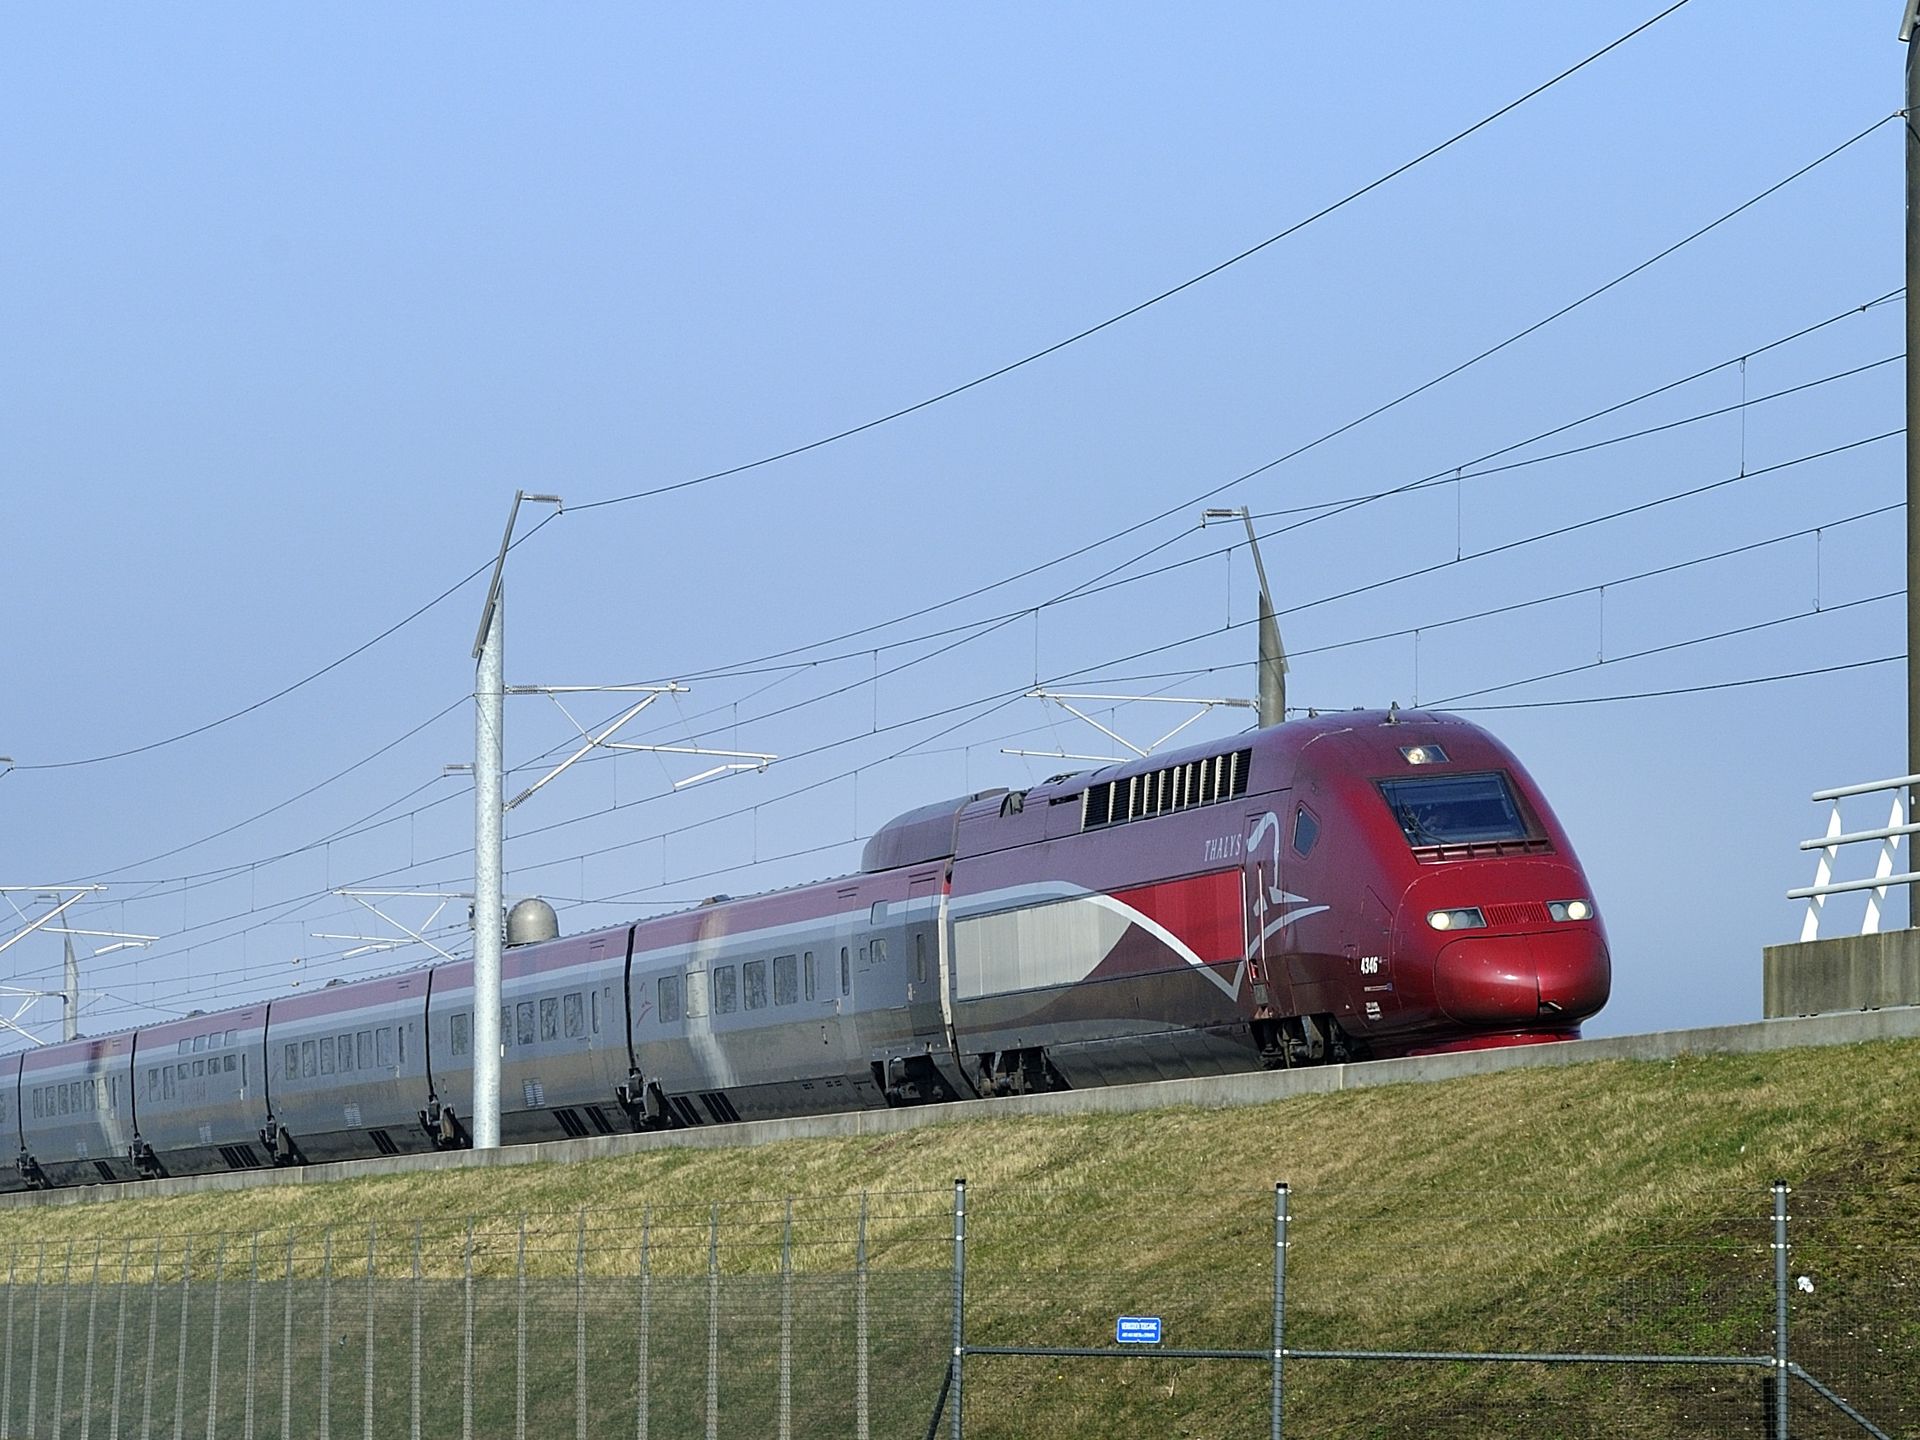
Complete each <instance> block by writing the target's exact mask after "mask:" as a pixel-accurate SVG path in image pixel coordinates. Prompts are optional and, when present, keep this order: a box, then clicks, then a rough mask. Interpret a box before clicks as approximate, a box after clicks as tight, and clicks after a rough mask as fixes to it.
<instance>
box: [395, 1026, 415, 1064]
mask: <svg viewBox="0 0 1920 1440" xmlns="http://www.w3.org/2000/svg"><path fill="white" fill-rule="evenodd" d="M412 1028H413V1022H412V1021H411V1020H409V1021H408V1022H407V1023H406V1024H404V1025H399V1026H396V1027H395V1029H394V1039H395V1040H397V1041H398V1042H399V1045H400V1063H401V1064H402V1065H404V1064H406V1063H407V1032H408V1031H409V1030H411V1029H412Z"/></svg>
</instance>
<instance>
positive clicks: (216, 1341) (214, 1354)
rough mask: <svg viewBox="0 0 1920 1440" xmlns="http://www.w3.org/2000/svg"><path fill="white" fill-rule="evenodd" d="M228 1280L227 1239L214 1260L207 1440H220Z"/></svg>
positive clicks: (209, 1344) (208, 1355) (223, 1241)
mask: <svg viewBox="0 0 1920 1440" xmlns="http://www.w3.org/2000/svg"><path fill="white" fill-rule="evenodd" d="M226 1278H227V1237H226V1236H224V1235H222V1236H221V1237H220V1250H219V1253H218V1254H217V1255H215V1256H214V1260H213V1334H212V1335H211V1336H210V1337H208V1341H207V1440H218V1436H219V1429H218V1426H219V1423H220V1419H219V1417H220V1301H221V1298H222V1297H221V1290H222V1287H223V1286H224V1284H225V1281H226Z"/></svg>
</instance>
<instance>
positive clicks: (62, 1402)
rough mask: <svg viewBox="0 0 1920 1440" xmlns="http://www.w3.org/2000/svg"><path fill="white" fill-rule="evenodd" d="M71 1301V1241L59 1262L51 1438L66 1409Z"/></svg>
mask: <svg viewBox="0 0 1920 1440" xmlns="http://www.w3.org/2000/svg"><path fill="white" fill-rule="evenodd" d="M72 1303H73V1241H71V1240H69V1241H67V1258H66V1259H65V1260H63V1261H61V1262H60V1335H59V1338H57V1339H56V1340H55V1341H54V1344H53V1440H60V1423H61V1421H62V1420H63V1419H64V1418H65V1417H66V1409H67V1311H68V1308H69V1307H70V1306H71V1305H72Z"/></svg>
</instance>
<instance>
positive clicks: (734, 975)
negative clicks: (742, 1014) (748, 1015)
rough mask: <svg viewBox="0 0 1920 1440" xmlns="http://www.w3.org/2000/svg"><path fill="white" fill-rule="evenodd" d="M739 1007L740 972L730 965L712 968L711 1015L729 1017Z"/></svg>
mask: <svg viewBox="0 0 1920 1440" xmlns="http://www.w3.org/2000/svg"><path fill="white" fill-rule="evenodd" d="M739 1006H740V972H739V971H738V970H736V969H734V968H733V966H731V965H716V966H714V967H713V1013H714V1014H716V1015H731V1014H732V1013H733V1012H734V1011H735V1010H737V1009H738V1008H739Z"/></svg>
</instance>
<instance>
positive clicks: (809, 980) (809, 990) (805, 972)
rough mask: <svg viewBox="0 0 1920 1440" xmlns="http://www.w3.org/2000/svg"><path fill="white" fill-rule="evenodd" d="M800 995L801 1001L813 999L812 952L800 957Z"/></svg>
mask: <svg viewBox="0 0 1920 1440" xmlns="http://www.w3.org/2000/svg"><path fill="white" fill-rule="evenodd" d="M800 994H801V998H802V999H805V1000H811V999H813V952H812V951H811V950H809V951H807V953H806V954H804V955H802V956H801V957H800Z"/></svg>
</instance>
